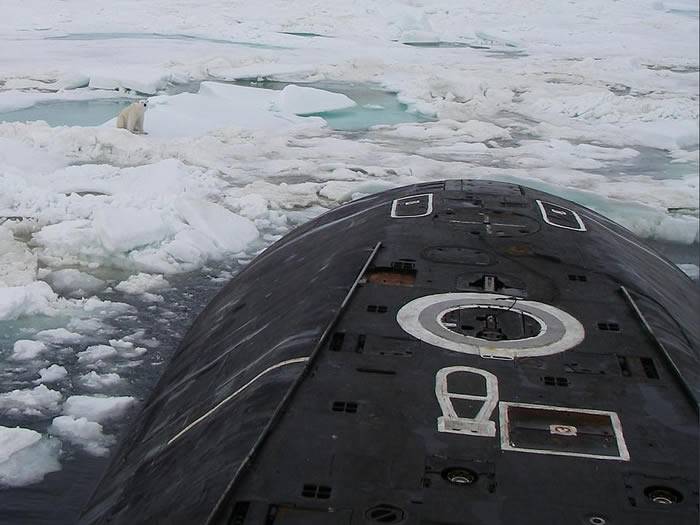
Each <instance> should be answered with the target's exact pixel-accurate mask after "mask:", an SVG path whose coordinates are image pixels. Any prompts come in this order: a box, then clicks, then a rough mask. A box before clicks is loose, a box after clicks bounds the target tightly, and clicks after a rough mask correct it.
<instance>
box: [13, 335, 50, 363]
mask: <svg viewBox="0 0 700 525" xmlns="http://www.w3.org/2000/svg"><path fill="white" fill-rule="evenodd" d="M45 351H46V345H45V344H44V343H42V342H41V341H31V340H28V339H20V340H19V341H15V344H14V346H13V348H12V355H11V356H10V359H12V360H13V361H31V360H32V359H36V358H37V357H39V356H40V355H41V354H42V353H43V352H45Z"/></svg>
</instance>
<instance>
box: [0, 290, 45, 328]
mask: <svg viewBox="0 0 700 525" xmlns="http://www.w3.org/2000/svg"><path fill="white" fill-rule="evenodd" d="M57 300H58V297H57V296H56V294H55V293H54V291H53V290H52V289H51V287H50V286H49V285H48V284H46V283H45V282H42V281H35V282H32V283H29V284H26V285H24V286H9V287H4V288H0V321H8V320H9V321H12V320H14V319H17V318H18V317H22V316H27V315H37V314H41V315H52V314H53V313H55V311H56V309H55V303H56V302H57Z"/></svg>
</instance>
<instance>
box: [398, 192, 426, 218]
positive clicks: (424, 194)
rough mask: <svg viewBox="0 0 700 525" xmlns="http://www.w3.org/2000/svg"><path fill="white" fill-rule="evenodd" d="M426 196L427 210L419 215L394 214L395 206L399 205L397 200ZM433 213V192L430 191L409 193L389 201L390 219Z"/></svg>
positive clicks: (423, 215)
mask: <svg viewBox="0 0 700 525" xmlns="http://www.w3.org/2000/svg"><path fill="white" fill-rule="evenodd" d="M425 196H427V197H428V211H426V212H425V213H422V214H420V215H396V208H397V207H398V205H399V201H403V200H406V199H415V198H418V197H425ZM431 213H433V194H432V193H420V194H418V195H409V196H408V197H401V198H400V199H395V200H394V202H392V203H391V217H392V219H412V218H414V217H427V216H428V215H430V214H431Z"/></svg>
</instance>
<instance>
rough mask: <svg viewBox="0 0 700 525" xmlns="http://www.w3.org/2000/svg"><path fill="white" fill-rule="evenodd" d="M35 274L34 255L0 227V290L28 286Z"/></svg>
mask: <svg viewBox="0 0 700 525" xmlns="http://www.w3.org/2000/svg"><path fill="white" fill-rule="evenodd" d="M0 162H2V159H1V158H0ZM36 272H37V259H36V254H34V253H32V252H31V251H30V250H29V249H28V248H27V245H26V244H25V243H22V242H19V241H17V240H15V238H14V235H13V234H12V232H11V231H10V230H9V229H7V228H6V227H4V226H2V225H0V288H2V287H9V286H22V285H25V284H29V283H31V282H32V281H34V280H36Z"/></svg>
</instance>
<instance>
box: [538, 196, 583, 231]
mask: <svg viewBox="0 0 700 525" xmlns="http://www.w3.org/2000/svg"><path fill="white" fill-rule="evenodd" d="M536 202H537V205H538V206H539V207H540V213H541V214H542V219H544V222H546V223H547V224H549V225H550V226H554V227H555V228H564V229H565V230H573V231H575V232H585V231H586V225H585V224H583V221H582V220H581V217H579V215H578V213H576V212H575V211H574V210H570V209H569V208H565V207H564V206H559V205H558V204H554V203H553V202H548V203H547V204H551V205H552V206H556V207H557V208H561V209H562V210H566V211H568V212H569V213H571V214H572V215H573V216H574V219H576V222H578V228H572V227H571V226H562V225H561V224H555V223H553V222H552V221H550V220H549V215H547V210H545V209H544V204H543V203H542V201H541V200H539V199H537V201H536Z"/></svg>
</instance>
